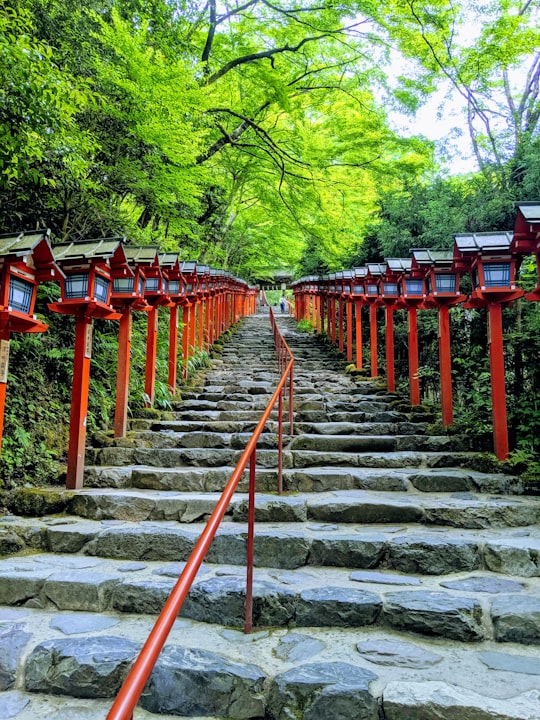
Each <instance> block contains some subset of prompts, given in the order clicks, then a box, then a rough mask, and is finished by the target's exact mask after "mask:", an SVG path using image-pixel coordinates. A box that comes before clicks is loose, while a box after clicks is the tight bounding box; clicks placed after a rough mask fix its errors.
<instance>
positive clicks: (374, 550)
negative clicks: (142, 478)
mask: <svg viewBox="0 0 540 720" xmlns="http://www.w3.org/2000/svg"><path fill="white" fill-rule="evenodd" d="M8 519H9V522H8V521H7V520H3V521H2V526H1V530H2V533H1V536H0V537H1V540H2V546H3V549H4V554H5V553H6V552H10V553H14V552H15V553H25V552H40V551H41V552H53V553H82V554H84V555H92V556H97V557H103V558H106V557H110V558H123V559H126V560H137V561H140V560H158V561H165V560H170V561H177V560H178V561H181V560H187V558H188V557H189V554H190V553H191V551H192V550H193V548H194V546H195V543H196V542H197V540H198V538H199V537H200V534H201V532H202V530H203V528H204V525H203V524H202V523H197V522H193V523H191V524H180V523H178V522H177V521H176V520H161V521H157V520H156V521H141V522H138V523H135V522H130V521H122V520H102V521H96V520H87V519H80V518H77V517H73V516H60V517H53V518H50V519H49V518H47V517H44V518H43V519H41V520H38V519H35V518H32V519H30V518H21V517H16V516H9V517H8ZM246 537H247V527H246V525H245V524H242V523H239V522H231V521H224V522H222V524H221V526H220V528H219V530H218V532H217V534H216V536H215V538H214V540H213V542H212V545H211V546H210V549H209V553H208V562H213V563H225V564H228V565H230V564H232V565H244V564H245V557H246ZM255 565H256V566H257V567H279V568H288V569H294V568H302V567H306V566H312V565H315V566H324V567H346V568H352V569H375V568H377V569H387V570H391V571H398V572H403V573H409V574H418V575H437V574H442V575H445V574H448V573H453V572H458V571H460V572H461V571H471V572H472V571H476V570H489V571H490V572H494V573H501V574H508V575H515V576H519V577H523V578H532V577H539V576H540V529H539V528H538V527H537V526H529V527H527V528H514V529H508V528H500V529H495V528H493V529H489V530H470V529H468V530H464V529H460V528H450V527H437V528H435V527H431V528H427V527H426V526H423V525H419V524H412V523H409V524H407V525H405V524H403V525H399V524H397V525H388V524H374V525H372V526H369V527H366V526H365V525H355V524H352V523H351V524H348V525H338V524H330V523H317V522H309V523H303V524H298V523H278V522H275V523H272V524H264V525H263V524H261V523H259V524H257V526H256V532H255Z"/></svg>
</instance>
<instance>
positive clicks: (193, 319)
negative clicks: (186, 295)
mask: <svg viewBox="0 0 540 720" xmlns="http://www.w3.org/2000/svg"><path fill="white" fill-rule="evenodd" d="M198 305H199V301H198V300H197V301H196V302H194V303H193V305H192V306H191V312H190V313H189V352H190V354H191V355H195V337H196V329H197V306H198Z"/></svg>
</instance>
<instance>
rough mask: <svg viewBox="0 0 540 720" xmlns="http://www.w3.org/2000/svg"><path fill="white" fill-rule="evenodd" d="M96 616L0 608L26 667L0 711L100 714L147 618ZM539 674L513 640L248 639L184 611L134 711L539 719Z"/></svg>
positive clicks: (320, 635) (391, 634)
mask: <svg viewBox="0 0 540 720" xmlns="http://www.w3.org/2000/svg"><path fill="white" fill-rule="evenodd" d="M97 619H99V618H97ZM95 620H96V618H95V617H94V616H92V615H89V614H88V613H84V612H77V611H71V612H61V613H57V612H49V611H46V610H38V609H29V608H16V609H15V608H9V609H6V610H4V611H3V612H2V611H0V623H2V625H1V626H0V627H1V628H2V629H6V628H7V630H6V633H5V635H4V637H7V636H9V632H10V631H9V624H11V623H13V624H14V625H15V627H16V629H17V631H18V632H19V642H18V644H17V646H13V645H12V646H10V653H9V658H10V659H13V660H16V659H19V660H20V662H21V665H22V668H21V672H20V673H19V674H18V675H14V674H13V672H11V673H10V674H8V675H7V680H6V684H7V687H8V688H9V689H8V690H7V691H5V692H2V693H0V703H3V708H4V714H3V715H2V717H5V718H10V717H17V720H35V718H36V717H39V718H45V720H53V719H56V720H58V718H62V720H84V719H86V720H98V719H99V720H101V719H102V718H104V717H105V715H106V714H107V712H108V710H109V708H110V706H111V703H112V699H113V698H114V696H115V694H116V693H117V692H118V689H119V687H120V684H121V682H122V680H123V678H124V677H125V674H126V672H127V667H129V665H131V662H132V660H133V659H134V657H135V656H136V654H137V652H138V651H139V649H140V647H141V645H142V643H143V642H144V639H145V637H146V636H147V634H148V633H149V632H150V630H151V627H152V622H153V618H152V617H149V616H144V615H141V616H138V617H135V618H134V617H123V616H122V615H117V614H116V613H114V614H112V613H109V614H104V615H103V618H102V619H101V622H100V623H99V624H98V623H96V622H95ZM36 628H39V630H36ZM12 636H13V635H12ZM209 648H211V650H209ZM113 651H114V652H113ZM539 672H540V670H539V663H538V658H537V655H536V653H535V651H534V649H533V648H530V647H524V646H521V645H515V644H513V643H510V644H505V645H504V646H501V645H500V644H498V643H494V642H491V641H483V642H479V643H460V642H457V641H451V640H448V641H444V643H443V642H441V641H440V640H437V639H430V638H429V637H423V636H415V637H414V638H411V637H408V636H404V635H403V633H400V632H398V631H395V630H392V629H385V628H382V627H378V626H376V627H373V626H371V627H364V628H355V629H354V630H351V629H347V628H332V629H328V628H301V629H294V628H292V629H288V628H281V629H278V630H276V631H274V632H272V633H269V632H268V631H265V630H258V631H255V632H254V633H252V634H251V635H244V634H243V633H241V632H239V631H237V630H232V629H225V628H223V627H221V626H216V625H207V624H204V623H200V622H197V621H194V620H190V619H188V618H181V619H179V620H177V622H176V623H175V625H174V627H173V629H172V631H171V634H170V636H169V640H168V643H167V646H166V649H165V651H164V653H163V655H162V657H161V659H160V661H159V662H158V666H157V668H156V670H155V672H154V674H153V675H152V678H151V680H150V682H149V684H148V686H147V688H146V690H145V692H144V694H143V697H142V700H141V703H140V706H139V708H137V710H136V712H135V718H137V720H147V719H148V720H149V718H151V717H156V714H159V716H160V717H162V718H163V720H168V719H169V718H171V720H172V718H173V717H178V716H179V715H181V716H187V715H189V716H191V717H195V713H198V717H199V720H202V718H203V717H204V718H206V720H224V719H225V718H236V719H239V718H255V717H267V718H276V719H282V718H283V719H284V718H290V717H304V718H317V720H335V718H336V709H337V708H339V713H340V714H339V717H341V718H361V719H362V720H378V719H379V720H380V718H383V717H384V718H385V720H433V718H435V717H437V718H463V719H464V720H465V719H467V720H468V719H469V718H470V719H471V720H472V718H474V720H525V719H527V720H536V718H538V707H539V703H538V695H539V693H538V675H539ZM441 678H444V680H441ZM168 713H173V714H168ZM195 720H197V717H195Z"/></svg>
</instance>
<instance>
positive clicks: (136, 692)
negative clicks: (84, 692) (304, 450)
mask: <svg viewBox="0 0 540 720" xmlns="http://www.w3.org/2000/svg"><path fill="white" fill-rule="evenodd" d="M270 322H271V324H272V330H273V332H274V341H275V343H276V351H277V355H278V367H279V370H280V371H281V373H282V375H281V379H280V381H279V383H278V385H277V387H276V390H275V391H274V394H273V395H272V398H271V400H270V402H269V403H268V405H267V407H266V410H265V411H264V413H263V415H262V417H261V419H260V420H259V422H258V423H257V427H256V428H255V430H254V431H253V434H252V436H251V437H250V439H249V441H248V444H247V445H246V448H245V450H244V452H243V453H242V456H241V457H240V460H239V461H238V463H237V465H236V467H235V468H234V470H233V473H232V475H231V477H230V478H229V482H228V483H227V485H226V487H225V489H224V491H223V493H222V495H221V497H220V499H219V500H218V503H217V505H216V507H215V508H214V511H213V512H212V515H211V516H210V519H209V520H208V522H207V523H206V527H205V528H204V530H203V532H202V534H201V537H200V538H199V540H198V541H197V544H196V545H195V548H194V549H193V552H192V553H191V555H190V557H189V559H188V561H187V563H186V565H185V567H184V570H183V571H182V574H181V575H180V577H179V578H178V581H177V583H176V585H175V586H174V588H173V589H172V591H171V594H170V595H169V598H168V599H167V602H166V603H165V605H164V606H163V610H162V611H161V613H160V615H159V617H158V619H157V620H156V622H155V624H154V627H153V628H152V631H151V632H150V635H149V636H148V638H147V640H146V642H145V644H144V646H143V648H142V650H141V652H140V654H139V656H138V657H137V659H136V660H135V662H134V663H133V666H132V668H131V670H130V672H129V674H128V676H127V678H126V679H125V681H124V684H123V685H122V687H121V688H120V692H119V693H118V695H117V697H116V700H115V701H114V703H113V705H112V707H111V709H110V711H109V714H108V715H107V720H132V719H133V710H134V709H135V706H136V705H137V702H138V701H139V697H140V696H141V693H142V691H143V690H144V686H145V685H146V682H147V680H148V678H149V677H150V674H151V672H152V670H153V668H154V665H155V664H156V662H157V659H158V657H159V654H160V652H161V650H162V649H163V646H164V645H165V642H166V640H167V637H168V635H169V633H170V631H171V628H172V626H173V625H174V622H175V620H176V618H177V617H178V613H179V612H180V610H181V608H182V605H183V604H184V600H185V599H186V597H187V594H188V593H189V591H190V589H191V586H192V584H193V581H194V580H195V576H196V575H197V572H198V570H199V567H200V566H201V564H202V562H203V560H204V558H205V555H206V553H207V551H208V548H209V547H210V543H211V542H212V540H213V539H214V535H215V534H216V532H217V529H218V527H219V524H220V522H221V520H222V519H223V516H224V515H225V512H226V510H227V507H228V506H229V503H230V501H231V499H232V496H233V495H234V492H235V490H236V488H237V486H238V483H239V482H240V479H241V477H242V474H243V472H244V470H245V469H246V467H247V465H248V463H249V503H248V537H247V552H246V555H247V558H246V564H247V573H246V617H245V623H244V631H245V632H246V633H249V632H251V628H252V606H253V603H252V598H253V593H252V580H253V540H254V519H255V471H256V451H257V441H258V440H259V437H260V435H261V433H262V431H263V429H264V426H265V425H266V423H267V421H268V418H269V417H270V414H271V413H272V410H273V409H274V406H275V404H276V402H278V404H279V418H278V487H279V492H280V493H281V492H282V484H283V480H282V467H283V463H282V453H283V415H282V413H283V392H284V389H285V385H286V383H287V380H289V426H290V434H291V435H292V433H293V367H294V356H293V354H292V352H291V350H290V348H289V346H288V345H287V343H286V342H285V340H284V338H283V336H282V335H281V333H280V332H279V328H278V327H277V324H276V320H275V317H274V313H273V312H272V308H270Z"/></svg>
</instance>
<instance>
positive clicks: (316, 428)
mask: <svg viewBox="0 0 540 720" xmlns="http://www.w3.org/2000/svg"><path fill="white" fill-rule="evenodd" d="M426 427H427V424H426V423H416V422H409V421H406V422H403V421H402V422H392V421H390V422H388V421H384V420H381V421H378V422H377V421H373V422H343V421H342V422H318V423H317V422H315V423H310V422H297V423H295V433H296V434H297V435H317V436H321V435H322V436H324V435H340V436H341V435H348V436H349V437H351V436H358V435H364V436H371V435H420V434H425V430H426Z"/></svg>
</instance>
